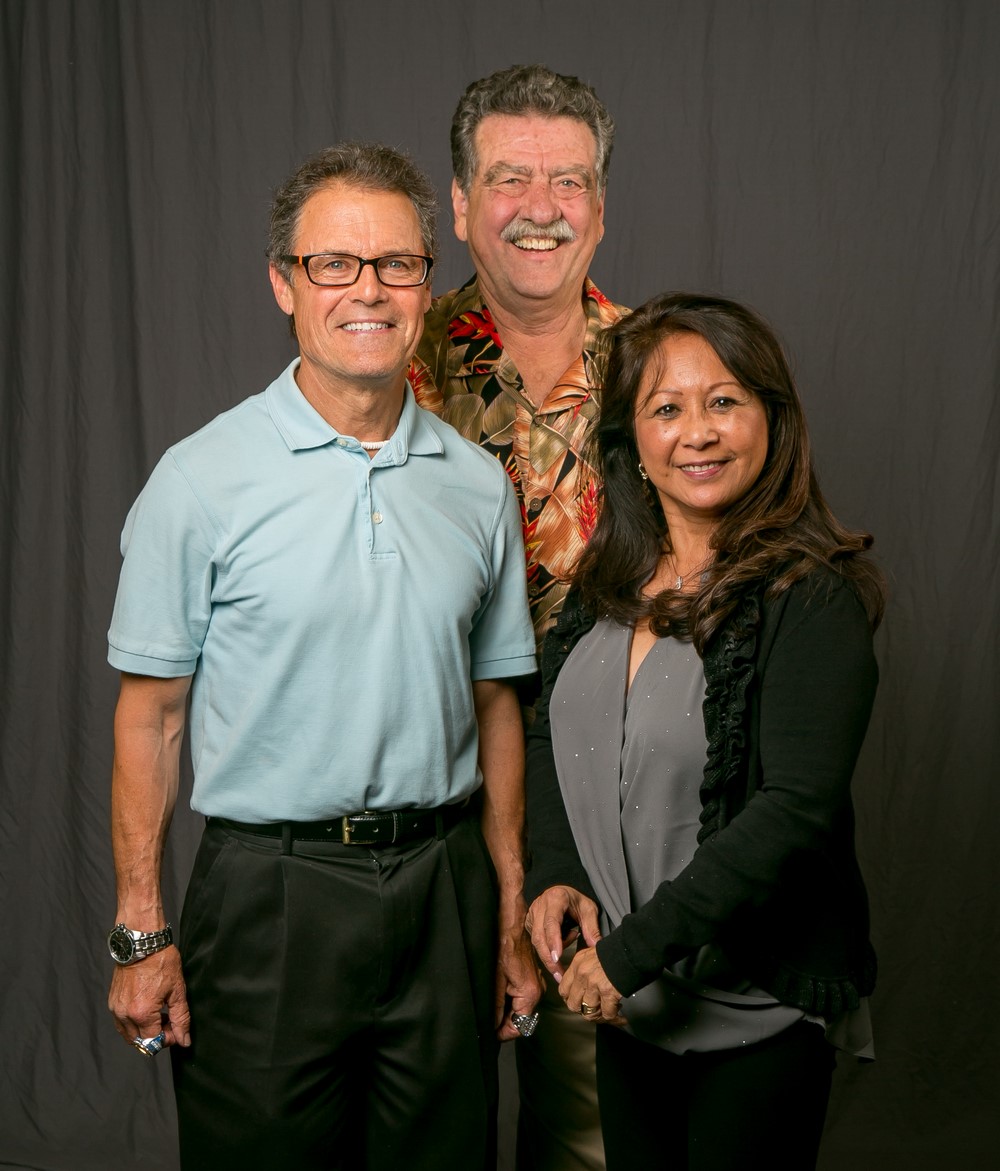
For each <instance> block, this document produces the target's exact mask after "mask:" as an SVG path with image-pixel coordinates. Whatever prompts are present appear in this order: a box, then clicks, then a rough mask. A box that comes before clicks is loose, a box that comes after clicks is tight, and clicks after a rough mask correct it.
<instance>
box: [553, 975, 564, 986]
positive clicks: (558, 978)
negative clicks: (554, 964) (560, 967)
mask: <svg viewBox="0 0 1000 1171" xmlns="http://www.w3.org/2000/svg"><path fill="white" fill-rule="evenodd" d="M552 979H553V980H555V982H556V983H557V984H561V983H562V972H553V973H552Z"/></svg>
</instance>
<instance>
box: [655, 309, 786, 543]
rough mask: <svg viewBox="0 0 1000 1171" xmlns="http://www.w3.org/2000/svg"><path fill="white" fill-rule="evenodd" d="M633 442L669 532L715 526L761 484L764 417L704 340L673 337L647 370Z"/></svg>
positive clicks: (765, 444) (764, 455) (694, 336)
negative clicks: (690, 527)
mask: <svg viewBox="0 0 1000 1171" xmlns="http://www.w3.org/2000/svg"><path fill="white" fill-rule="evenodd" d="M635 442H636V447H637V449H638V452H639V458H640V460H641V461H642V463H643V466H644V467H645V469H646V473H647V475H648V476H649V482H650V484H652V486H653V487H654V488H655V489H656V493H657V495H658V496H659V499H660V504H661V505H662V507H663V514H664V516H665V517H666V519H667V524H668V526H669V527H670V528H671V529H674V528H675V527H677V526H678V525H689V524H691V523H692V522H693V523H694V524H696V525H702V524H704V523H705V522H710V523H713V524H714V522H715V520H716V519H717V518H718V517H719V516H721V515H722V514H723V513H724V512H725V511H726V510H727V509H728V508H729V507H730V506H731V505H733V504H735V503H736V501H738V500H741V499H742V498H743V497H744V496H745V495H746V493H747V492H749V490H750V489H751V488H752V487H753V485H754V484H755V483H756V482H757V480H758V478H759V477H760V474H761V472H762V470H763V468H764V463H765V461H766V459H767V450H768V424H767V414H766V411H765V409H764V404H763V403H762V402H761V400H760V399H759V398H758V397H757V396H756V395H755V394H752V393H751V392H750V391H749V390H746V389H745V388H744V387H742V386H741V385H740V383H739V382H738V381H737V380H736V378H735V377H734V376H733V374H732V373H731V372H730V371H729V370H727V369H726V367H725V366H724V365H723V364H722V361H721V360H720V358H719V355H718V354H717V353H716V352H715V350H714V349H713V348H712V346H711V345H709V343H708V342H707V341H706V340H705V339H704V338H703V337H700V336H699V335H698V334H696V333H689V332H684V333H674V334H670V335H669V336H668V337H666V338H665V339H664V340H663V342H661V343H660V345H659V346H658V347H657V349H656V350H655V351H653V353H652V354H651V355H650V357H649V360H648V362H647V364H646V368H645V372H644V374H643V377H642V381H641V383H640V385H639V393H638V395H637V398H636V414H635Z"/></svg>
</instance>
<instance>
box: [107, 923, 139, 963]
mask: <svg viewBox="0 0 1000 1171" xmlns="http://www.w3.org/2000/svg"><path fill="white" fill-rule="evenodd" d="M108 950H109V951H110V952H111V958H112V959H113V960H114V961H115V963H116V964H127V963H128V962H129V960H130V959H131V958H132V957H133V956H134V955H135V944H134V943H133V941H132V936H131V935H129V933H128V932H127V931H126V930H125V928H124V927H115V928H114V930H113V931H112V932H111V934H110V935H109V936H108Z"/></svg>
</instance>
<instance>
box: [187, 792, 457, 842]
mask: <svg viewBox="0 0 1000 1171" xmlns="http://www.w3.org/2000/svg"><path fill="white" fill-rule="evenodd" d="M468 811H469V803H468V801H463V802H461V804H459V805H439V806H438V807H437V808H436V809H397V810H392V811H391V812H388V813H380V812H376V811H366V812H364V813H351V814H348V815H347V816H346V817H335V818H333V819H332V820H330V821H271V822H267V823H264V824H261V823H253V822H246V821H232V820H231V819H230V818H228V817H210V818H209V819H208V820H209V822H210V823H211V824H213V825H221V826H224V827H225V828H226V829H234V830H238V831H239V832H240V833H244V834H256V835H257V836H258V837H262V838H283V839H284V840H285V841H289V840H290V841H293V842H295V841H299V842H342V843H343V844H344V845H345V846H391V845H393V844H394V843H396V842H412V841H415V840H416V839H418V838H433V837H437V836H438V834H440V833H443V832H444V831H445V830H447V829H450V828H451V827H452V826H453V825H456V824H457V823H458V822H459V821H461V820H462V818H463V817H465V815H466V814H467V813H468Z"/></svg>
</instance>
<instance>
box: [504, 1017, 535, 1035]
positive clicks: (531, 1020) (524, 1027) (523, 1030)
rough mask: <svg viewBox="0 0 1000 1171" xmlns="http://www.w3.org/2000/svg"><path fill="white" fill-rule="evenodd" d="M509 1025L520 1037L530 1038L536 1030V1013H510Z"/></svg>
mask: <svg viewBox="0 0 1000 1171" xmlns="http://www.w3.org/2000/svg"><path fill="white" fill-rule="evenodd" d="M510 1023H511V1024H512V1025H513V1026H514V1028H515V1029H517V1031H518V1032H519V1033H520V1034H521V1036H522V1037H530V1036H531V1034H532V1033H533V1032H534V1031H535V1029H537V1028H538V1013H537V1012H532V1013H524V1012H512V1013H511V1014H510Z"/></svg>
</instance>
